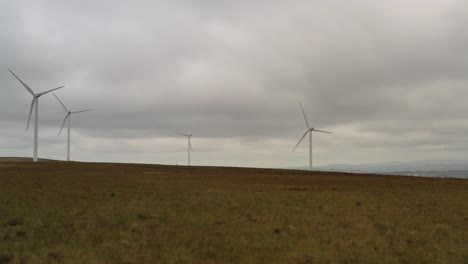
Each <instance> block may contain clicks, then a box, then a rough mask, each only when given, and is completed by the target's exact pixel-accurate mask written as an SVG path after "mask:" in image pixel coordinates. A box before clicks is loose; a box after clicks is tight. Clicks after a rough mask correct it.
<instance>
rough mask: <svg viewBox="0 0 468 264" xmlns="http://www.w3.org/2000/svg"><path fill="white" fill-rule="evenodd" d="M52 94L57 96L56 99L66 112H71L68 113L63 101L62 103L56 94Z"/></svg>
mask: <svg viewBox="0 0 468 264" xmlns="http://www.w3.org/2000/svg"><path fill="white" fill-rule="evenodd" d="M52 94H53V95H54V96H55V98H57V100H58V101H59V103H60V104H61V105H62V107H63V109H65V112H67V113H68V112H69V111H68V109H67V107H66V106H65V105H64V104H63V103H62V101H60V99H59V98H58V97H57V95H56V94H55V93H52Z"/></svg>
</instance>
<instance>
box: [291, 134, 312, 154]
mask: <svg viewBox="0 0 468 264" xmlns="http://www.w3.org/2000/svg"><path fill="white" fill-rule="evenodd" d="M307 133H309V130H307V131H306V132H305V133H304V135H302V137H301V139H300V140H299V142H297V145H296V146H295V147H294V149H293V150H292V151H294V150H296V148H297V147H298V146H299V144H301V142H302V140H304V138H305V136H306V135H307Z"/></svg>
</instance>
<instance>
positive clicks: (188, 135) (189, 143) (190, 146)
mask: <svg viewBox="0 0 468 264" xmlns="http://www.w3.org/2000/svg"><path fill="white" fill-rule="evenodd" d="M176 133H177V134H179V135H182V136H186V137H187V139H188V146H187V147H188V165H189V166H190V151H192V142H191V141H190V139H191V138H192V130H190V132H188V133H187V134H184V133H179V132H176Z"/></svg>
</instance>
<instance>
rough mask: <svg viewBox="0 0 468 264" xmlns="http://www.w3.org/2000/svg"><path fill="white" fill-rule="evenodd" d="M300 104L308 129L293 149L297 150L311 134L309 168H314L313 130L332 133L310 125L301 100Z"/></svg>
mask: <svg viewBox="0 0 468 264" xmlns="http://www.w3.org/2000/svg"><path fill="white" fill-rule="evenodd" d="M299 105H300V106H301V110H302V114H303V115H304V120H305V123H306V126H307V130H306V132H305V133H304V135H302V137H301V139H300V140H299V142H298V143H297V145H296V146H295V147H294V149H293V150H292V151H294V150H296V148H297V147H298V146H299V144H301V142H302V140H303V139H304V138H305V136H307V134H309V168H310V169H312V132H320V133H329V134H331V132H328V131H323V130H318V129H316V128H315V127H310V126H309V121H307V117H306V114H305V112H304V108H303V107H302V104H301V103H300V102H299Z"/></svg>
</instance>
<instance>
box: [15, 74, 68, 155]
mask: <svg viewBox="0 0 468 264" xmlns="http://www.w3.org/2000/svg"><path fill="white" fill-rule="evenodd" d="M8 71H10V73H11V74H13V76H15V78H16V79H17V80H18V81H19V82H20V83H21V84H22V85H23V86H24V88H26V90H28V92H30V93H31V95H32V96H33V100H32V102H31V109H30V110H29V118H28V125H27V126H26V130H28V128H29V122H30V121H31V115H32V111H33V108H35V109H34V110H35V117H34V152H33V161H34V162H37V149H38V142H37V138H38V128H39V97H41V96H43V95H44V94H48V93H50V92H52V91H55V90H57V89H60V88H63V87H64V86H60V87H57V88H54V89H51V90H48V91H45V92H42V93H37V94H36V93H34V92H33V90H32V89H31V87H29V86H28V85H27V84H26V83H25V82H23V81H22V80H21V79H20V78H19V77H18V76H16V74H15V73H14V72H13V71H12V70H10V69H8ZM34 106H35V107H34Z"/></svg>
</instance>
